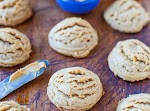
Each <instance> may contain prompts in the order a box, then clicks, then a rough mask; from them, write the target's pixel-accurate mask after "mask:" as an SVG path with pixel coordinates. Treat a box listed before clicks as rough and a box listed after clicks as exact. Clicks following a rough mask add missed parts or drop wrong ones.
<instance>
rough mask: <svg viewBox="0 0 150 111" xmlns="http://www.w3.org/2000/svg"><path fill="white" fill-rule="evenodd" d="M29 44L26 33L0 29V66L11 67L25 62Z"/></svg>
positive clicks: (29, 47)
mask: <svg viewBox="0 0 150 111" xmlns="http://www.w3.org/2000/svg"><path fill="white" fill-rule="evenodd" d="M31 51H32V50H31V44H30V41H29V39H28V37H27V36H26V35H24V34H23V33H21V32H19V31H17V30H15V29H11V28H3V29H0V66H3V67H12V66H15V65H18V64H21V63H23V62H25V61H26V60H27V59H28V58H29V57H30V53H31Z"/></svg>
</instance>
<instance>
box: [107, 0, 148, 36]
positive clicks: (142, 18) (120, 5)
mask: <svg viewBox="0 0 150 111" xmlns="http://www.w3.org/2000/svg"><path fill="white" fill-rule="evenodd" d="M104 18H105V20H106V22H107V23H108V24H109V25H110V26H111V27H112V28H114V29H116V30H118V31H121V32H125V33H136V32H140V31H141V30H142V29H143V27H144V26H145V25H147V24H148V23H149V22H150V15H149V14H148V13H147V12H146V11H145V9H144V8H143V7H142V6H141V5H140V4H139V3H138V2H137V1H136V0H116V1H115V2H114V3H113V4H112V5H111V6H110V7H109V8H108V9H107V10H106V11H105V13H104Z"/></svg>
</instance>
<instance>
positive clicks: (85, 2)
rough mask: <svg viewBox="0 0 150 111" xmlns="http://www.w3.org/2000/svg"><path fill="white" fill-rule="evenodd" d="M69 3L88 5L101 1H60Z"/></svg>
mask: <svg viewBox="0 0 150 111" xmlns="http://www.w3.org/2000/svg"><path fill="white" fill-rule="evenodd" d="M60 1H63V2H67V3H75V4H87V3H91V2H98V3H99V2H100V1H101V0H84V1H77V0H60Z"/></svg>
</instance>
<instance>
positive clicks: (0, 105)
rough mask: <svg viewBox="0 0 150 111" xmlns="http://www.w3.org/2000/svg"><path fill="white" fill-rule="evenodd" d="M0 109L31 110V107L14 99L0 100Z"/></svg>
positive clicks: (0, 110) (12, 110)
mask: <svg viewBox="0 0 150 111" xmlns="http://www.w3.org/2000/svg"><path fill="white" fill-rule="evenodd" d="M0 111H30V109H29V108H26V107H25V106H21V105H20V104H18V103H16V102H14V101H4V102H0Z"/></svg>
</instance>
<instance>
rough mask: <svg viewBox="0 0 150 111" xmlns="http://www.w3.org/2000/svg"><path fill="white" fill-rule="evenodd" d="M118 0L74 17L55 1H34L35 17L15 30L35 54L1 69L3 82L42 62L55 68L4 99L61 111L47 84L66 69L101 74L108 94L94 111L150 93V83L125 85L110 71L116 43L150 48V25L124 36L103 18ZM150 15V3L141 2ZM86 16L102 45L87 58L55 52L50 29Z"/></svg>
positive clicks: (109, 110)
mask: <svg viewBox="0 0 150 111" xmlns="http://www.w3.org/2000/svg"><path fill="white" fill-rule="evenodd" d="M113 1H114V0H102V1H101V4H100V5H99V6H98V7H97V8H96V9H95V10H94V11H92V12H91V13H89V14H85V15H73V14H69V13H67V12H64V11H63V10H61V9H60V8H59V7H58V5H57V4H56V3H55V0H30V2H31V6H32V8H33V10H34V15H33V17H32V18H31V19H30V20H28V21H26V22H25V23H23V24H21V25H19V26H17V27H14V28H16V29H18V30H20V31H22V32H23V33H25V34H26V35H27V36H28V37H29V38H30V40H31V43H32V49H33V52H32V54H31V57H30V59H29V60H28V61H27V62H25V63H24V64H22V65H19V66H16V67H13V68H0V81H1V80H3V79H4V78H6V77H7V76H9V75H10V74H11V73H12V72H14V71H16V70H17V69H18V68H20V67H23V66H25V65H27V64H29V63H31V62H34V61H36V60H39V59H48V60H50V61H51V66H50V67H49V68H48V69H47V70H46V72H45V73H44V74H43V75H42V76H40V77H39V78H37V79H35V80H33V81H32V82H30V83H28V84H26V85H24V86H23V87H21V88H19V89H17V90H16V91H14V92H13V93H11V94H10V95H8V96H7V97H5V98H4V99H3V100H15V101H17V102H19V103H20V104H23V105H27V107H29V108H31V111H58V109H57V108H56V107H55V106H54V105H53V104H52V103H51V102H50V101H49V99H48V96H47V84H48V81H49V78H50V77H51V75H52V74H53V73H54V72H56V71H57V70H60V69H62V68H66V67H71V66H81V67H84V68H87V69H89V70H91V71H93V72H95V73H97V74H98V76H99V77H100V79H101V81H102V83H103V86H104V90H105V95H104V96H103V97H102V99H101V100H100V101H99V102H98V103H97V104H96V105H95V106H94V107H93V108H92V109H91V110H90V111H115V109H116V107H117V104H118V102H119V101H120V100H121V99H122V98H125V97H127V96H128V95H129V94H133V93H140V92H143V93H150V87H149V86H150V82H149V80H144V81H140V82H136V83H130V82H125V81H123V80H121V79H120V78H118V77H115V76H114V75H113V73H112V72H111V71H110V70H109V68H108V64H107V56H108V54H109V52H110V51H111V50H112V48H113V47H114V46H115V45H116V43H117V42H118V41H120V40H125V39H130V38H134V39H139V40H141V41H143V42H144V43H146V44H147V45H149V46H150V25H148V26H146V27H145V28H144V30H142V31H141V32H140V33H137V34H124V33H120V32H118V31H115V30H113V29H112V28H110V26H109V25H108V24H107V23H106V22H105V21H104V19H103V12H104V11H105V9H106V8H107V7H108V6H109V5H110V4H111V3H112V2H113ZM140 2H141V4H142V5H143V6H144V7H145V8H146V9H147V10H148V11H149V12H150V7H149V4H150V0H140ZM72 16H77V17H82V18H84V19H86V20H88V21H89V22H90V23H91V24H92V25H93V27H95V29H96V30H97V32H98V34H99V44H98V46H97V47H96V48H95V49H94V50H93V51H92V52H91V53H90V55H89V56H88V57H87V58H85V59H75V58H71V57H65V56H63V55H60V54H58V53H56V52H55V51H53V50H52V49H51V48H50V46H49V44H48V32H49V31H50V29H51V28H52V27H53V26H54V25H55V24H57V23H58V22H60V21H61V20H63V19H64V18H67V17H72Z"/></svg>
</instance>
